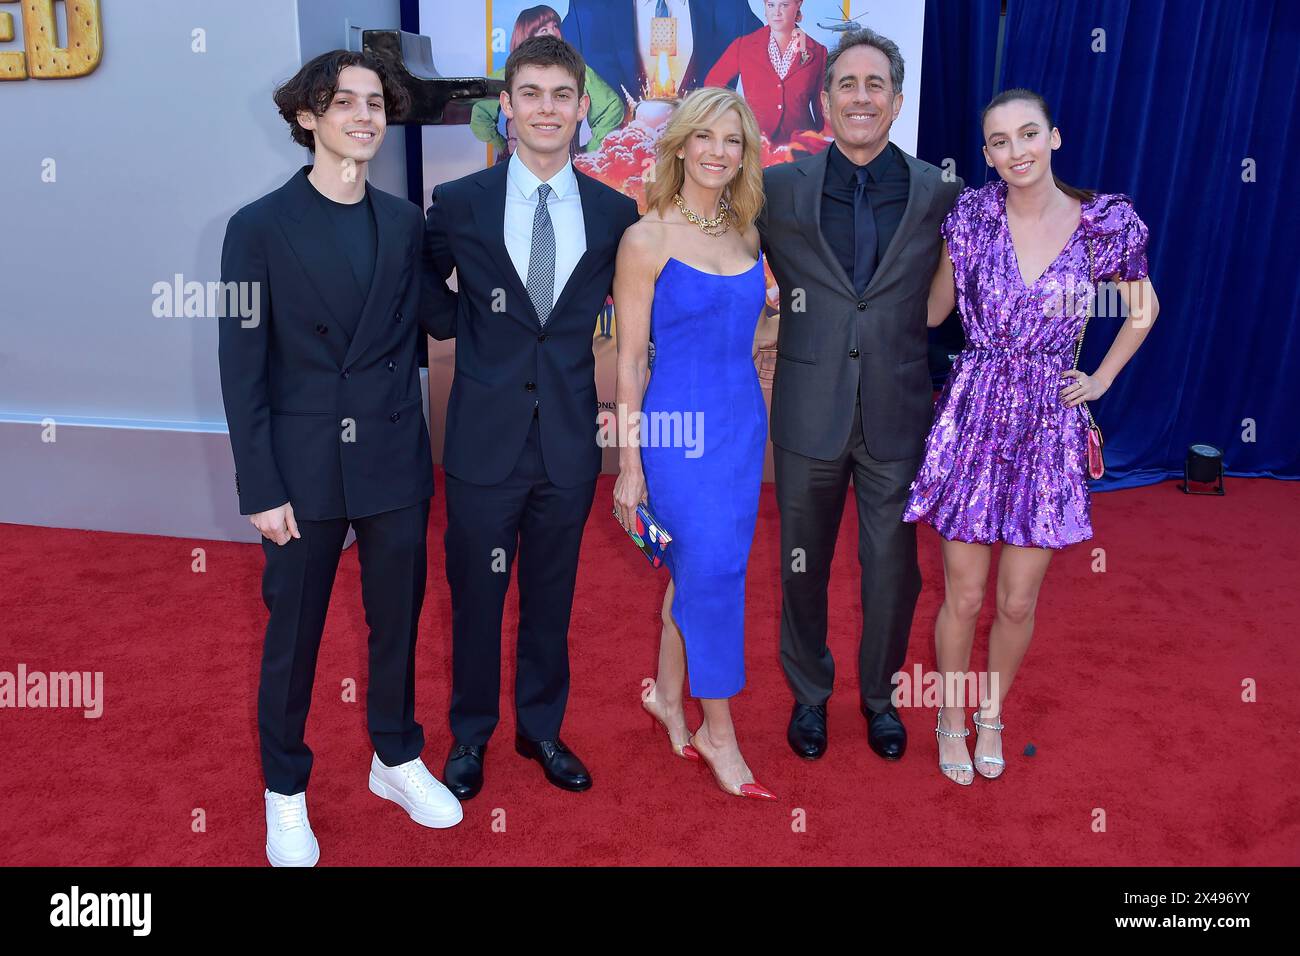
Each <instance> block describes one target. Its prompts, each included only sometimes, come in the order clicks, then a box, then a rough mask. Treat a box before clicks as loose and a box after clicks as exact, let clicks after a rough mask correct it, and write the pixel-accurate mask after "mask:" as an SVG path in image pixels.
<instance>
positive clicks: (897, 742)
mask: <svg viewBox="0 0 1300 956" xmlns="http://www.w3.org/2000/svg"><path fill="white" fill-rule="evenodd" d="M862 716H863V717H865V718H867V743H868V744H870V745H871V749H872V750H874V751H875V752H876V753H878V754H880V756H882V757H884V758H885V759H886V760H897V759H899V758H900V757H902V756H903V752H904V751H905V750H907V730H906V728H904V727H903V722H902V720H900V719H899V717H898V711H896V710H894V708H893V707H892V706H891V707H890V708H889V709H888V710H886V711H882V712H881V713H879V714H877V713H875V712H874V711H872V710H869V709H868V708H867V705H866V704H865V703H864V704H863V705H862Z"/></svg>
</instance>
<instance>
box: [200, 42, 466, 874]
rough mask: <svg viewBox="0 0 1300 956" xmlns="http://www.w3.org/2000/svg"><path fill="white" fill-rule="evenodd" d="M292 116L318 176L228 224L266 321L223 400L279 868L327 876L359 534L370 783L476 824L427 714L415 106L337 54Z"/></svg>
mask: <svg viewBox="0 0 1300 956" xmlns="http://www.w3.org/2000/svg"><path fill="white" fill-rule="evenodd" d="M275 102H276V105H277V106H278V107H279V110H280V113H281V115H282V116H283V117H284V118H285V120H286V121H287V122H288V123H289V127H290V131H291V135H292V137H293V139H294V141H295V142H297V143H299V144H300V145H303V146H306V147H307V148H308V149H310V150H312V152H313V154H314V163H313V165H311V166H304V167H303V168H302V169H301V170H299V171H298V172H297V173H295V174H294V175H293V177H292V178H291V179H290V180H289V181H288V182H287V183H285V184H284V185H283V186H281V187H280V188H279V189H277V190H275V191H274V192H272V193H269V194H267V195H266V196H263V197H262V198H261V199H259V200H257V201H256V202H253V203H251V204H249V205H247V206H245V207H244V208H243V209H240V210H239V211H238V212H237V213H235V215H234V216H232V217H231V219H230V223H229V225H228V226H227V228H226V240H225V245H224V246H223V247H222V252H221V278H222V281H223V282H226V283H240V284H245V285H243V288H244V289H246V290H247V291H248V292H251V301H252V302H254V303H256V307H257V311H256V312H255V314H254V315H253V317H252V318H251V319H242V320H241V318H240V317H238V316H236V317H232V318H223V319H221V321H220V323H219V324H220V364H221V391H222V397H223V399H224V402H225V407H226V419H227V421H228V423H229V426H230V443H231V448H232V450H233V452H234V458H235V468H236V476H235V491H236V493H237V494H238V496H239V510H240V513H241V514H246V515H249V516H250V517H249V520H250V521H251V522H252V523H253V525H254V526H255V527H256V528H257V530H258V531H260V532H261V533H262V550H263V552H264V553H265V557H266V566H265V571H264V573H263V576H262V595H263V599H264V600H265V602H266V606H267V609H268V610H269V611H270V620H269V621H268V622H267V627H266V639H265V643H264V645H263V654H262V673H261V683H260V686H259V689H258V698H257V718H258V730H259V734H260V737H261V752H262V770H263V774H264V776H265V780H266V790H265V792H264V794H263V796H264V801H265V804H266V827H267V839H266V855H267V859H268V860H269V861H270V862H271V864H272V865H273V866H312V865H314V864H315V863H316V861H317V859H318V858H319V856H320V848H319V845H318V843H317V841H316V837H315V835H314V834H313V833H312V830H311V824H310V822H309V820H308V817H307V802H306V789H307V778H308V776H309V774H310V772H311V765H312V752H311V749H310V748H309V747H308V746H307V744H306V743H305V742H304V739H303V736H304V732H305V728H306V724H307V709H308V707H309V705H310V703H311V693H312V683H313V679H314V676H315V670H316V655H317V652H318V650H319V648H320V640H321V633H322V631H323V629H324V626H325V612H326V610H327V608H328V607H329V598H330V591H331V589H332V588H333V584H334V575H335V571H336V570H337V567H338V561H339V553H340V551H341V550H342V546H343V540H344V537H345V535H346V534H347V530H348V526H349V525H351V526H352V527H353V528H354V529H355V530H356V534H357V552H358V559H359V561H360V564H361V593H362V599H363V601H364V604H365V609H366V622H367V624H368V625H369V626H370V636H369V658H370V661H369V683H368V687H367V693H366V717H367V721H368V725H369V728H370V739H371V741H372V743H373V744H374V750H375V753H374V756H373V758H372V760H371V764H370V780H369V785H370V789H371V791H372V792H374V793H375V794H376V795H378V796H380V797H383V798H385V799H387V800H391V801H393V802H394V803H396V804H398V805H399V806H401V807H402V808H403V809H404V810H406V812H407V813H408V814H409V815H410V816H411V818H412V819H413V820H415V821H416V822H417V823H420V824H423V825H424V826H429V827H449V826H453V825H454V824H456V823H459V822H460V820H461V818H462V816H463V813H462V811H461V808H460V804H459V803H458V802H457V801H456V800H455V799H454V798H453V797H452V796H451V794H450V793H448V791H447V789H446V788H445V787H443V785H442V784H441V783H439V782H438V781H437V780H436V779H435V778H434V777H433V775H432V774H431V773H429V771H428V769H427V768H426V767H425V766H424V763H423V762H422V761H421V760H420V752H421V750H422V749H423V747H424V732H423V730H422V729H421V727H420V725H419V724H418V723H417V722H416V720H415V669H414V660H415V642H416V628H417V624H418V621H419V617H420V608H421V606H422V604H423V601H424V587H425V577H426V575H425V561H426V550H425V535H426V527H427V523H428V516H429V498H430V496H431V495H432V494H433V462H432V456H431V454H430V448H429V436H428V432H427V430H426V428H425V424H424V416H423V414H422V413H421V400H420V377H419V362H418V352H417V350H418V348H419V347H420V345H421V344H422V343H423V341H424V337H423V335H421V331H420V327H419V323H418V318H419V293H420V283H419V280H418V277H417V276H416V274H415V264H416V261H417V257H418V250H419V242H420V228H421V222H420V211H419V208H418V207H416V206H413V205H412V204H411V203H409V202H407V201H406V200H403V199H398V198H397V197H395V196H391V195H389V194H388V193H385V192H381V191H380V190H378V189H375V188H374V187H373V186H370V185H369V184H368V183H367V182H366V170H367V164H368V162H369V161H370V159H371V158H372V157H374V155H375V153H376V152H377V151H378V149H379V145H380V143H382V142H383V138H384V130H385V128H386V121H387V119H388V117H389V115H390V114H391V115H393V116H398V115H400V113H401V112H402V111H403V110H404V109H405V108H406V105H407V96H406V94H405V92H404V91H403V90H402V89H401V88H400V87H397V86H396V85H394V84H393V83H392V82H391V80H390V79H389V77H388V75H387V73H386V71H385V68H384V65H383V64H382V63H381V62H380V61H379V60H377V59H375V58H374V57H373V56H371V55H369V54H365V53H352V52H348V51H345V50H336V51H334V52H332V53H325V54H322V55H321V56H318V57H316V58H315V59H314V60H312V61H311V62H309V63H307V64H306V65H304V66H303V68H302V69H301V70H300V71H299V72H298V74H297V75H296V76H295V77H294V78H293V79H291V80H289V81H288V82H287V83H285V84H284V85H283V86H282V87H280V88H279V89H278V90H277V91H276V94H275ZM228 288H229V287H228Z"/></svg>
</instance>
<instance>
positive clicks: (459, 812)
mask: <svg viewBox="0 0 1300 956" xmlns="http://www.w3.org/2000/svg"><path fill="white" fill-rule="evenodd" d="M370 792H371V793H373V794H374V795H375V796H377V797H383V799H385V800H391V801H392V802H393V803H395V804H397V805H398V806H399V807H401V808H402V809H403V810H405V811H406V813H407V815H408V816H410V818H411V819H412V820H414V821H415V822H416V823H418V824H420V826H424V827H432V828H434V829H435V830H444V829H446V828H447V827H454V826H455V825H456V824H458V823H460V821H461V820H463V819H465V811H464V810H463V809H461V806H460V801H459V800H457V799H456V798H455V797H454V796H453V797H451V799H452V800H453V801H454V802H455V804H456V806H455V807H453V808H452V811H451V812H449V813H442V814H439V813H431V812H430V811H428V810H425V809H424V808H422V807H416V806H415V804H413V803H411V801H410V800H408V799H407V798H406V794H404V793H402V791H400V790H394V789H393V788H392V787H390V786H388V785H387V784H385V783H384V782H383V781H382V780H380V779H379V778H378V777H376V776H375V774H374V772H373V771H372V772H371V774H370ZM448 795H449V796H450V792H449V793H448Z"/></svg>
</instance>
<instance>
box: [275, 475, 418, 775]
mask: <svg viewBox="0 0 1300 956" xmlns="http://www.w3.org/2000/svg"><path fill="white" fill-rule="evenodd" d="M348 524H349V521H348V519H347V518H335V519H331V520H328V521H304V520H301V519H300V520H299V521H298V531H299V533H300V534H301V535H302V537H301V538H291V539H289V541H288V543H287V544H284V545H283V546H281V545H277V544H275V543H274V542H272V541H270V540H268V539H266V538H263V539H262V551H263V552H264V553H265V554H266V568H265V570H264V572H263V574H262V599H263V600H264V601H265V602H266V607H267V609H268V610H269V611H270V612H271V618H270V620H269V621H268V622H267V625H266V641H265V643H264V644H263V647H262V679H261V686H260V687H259V688H258V692H257V726H258V731H259V734H260V737H261V744H262V773H263V775H264V776H265V778H266V786H267V788H268V789H269V790H271V791H273V792H274V793H284V794H294V793H298V792H299V791H302V790H305V789H306V788H307V778H308V777H309V776H310V774H311V764H312V753H311V748H310V747H308V746H307V744H306V742H305V741H304V739H303V737H304V733H305V731H306V727H307V710H308V708H309V707H310V706H311V692H312V684H313V682H314V680H315V676H316V657H317V654H318V653H319V651H320V641H321V634H322V633H323V631H324V629H325V612H326V610H328V608H329V601H330V591H331V590H333V587H334V576H335V572H336V571H337V570H338V564H339V554H340V552H341V550H342V548H343V539H344V538H345V537H346V535H347V531H348ZM428 524H429V502H428V499H426V500H424V501H421V502H419V503H417V504H414V505H411V506H410V507H407V508H399V509H397V510H395V511H386V512H384V513H383V514H377V515H372V516H371V517H368V518H357V519H356V520H354V521H352V522H351V525H352V527H354V528H355V529H356V532H357V559H358V561H359V562H360V564H361V599H362V603H363V604H364V606H365V609H366V624H367V625H368V626H369V628H370V638H369V658H370V659H369V677H368V680H367V686H366V722H367V726H368V727H369V729H370V740H371V742H372V743H373V745H374V748H375V752H376V753H377V754H379V759H380V760H382V761H383V762H384V763H385V764H387V765H388V766H390V767H392V766H396V765H397V764H400V763H406V762H407V761H408V760H414V759H415V758H416V757H418V756H419V755H420V752H421V751H422V750H423V749H424V730H423V729H422V728H421V727H420V725H419V724H418V723H416V720H415V640H416V631H417V628H418V626H419V621H420V608H421V607H422V606H423V605H424V585H425V577H426V565H427V553H426V545H425V542H426V537H427V533H428Z"/></svg>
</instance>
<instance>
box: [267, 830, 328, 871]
mask: <svg viewBox="0 0 1300 956" xmlns="http://www.w3.org/2000/svg"><path fill="white" fill-rule="evenodd" d="M266 859H267V862H268V863H270V864H271V865H272V866H315V865H316V861H317V860H319V859H320V843H319V842H317V840H316V837H314V836H313V837H312V838H311V856H309V857H308V858H307V859H305V860H290V859H288V858H286V857H282V856H279V855H277V854H276V852H275V851H274V850H272V849H271V844H269V843H268V844H267V845H266Z"/></svg>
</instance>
